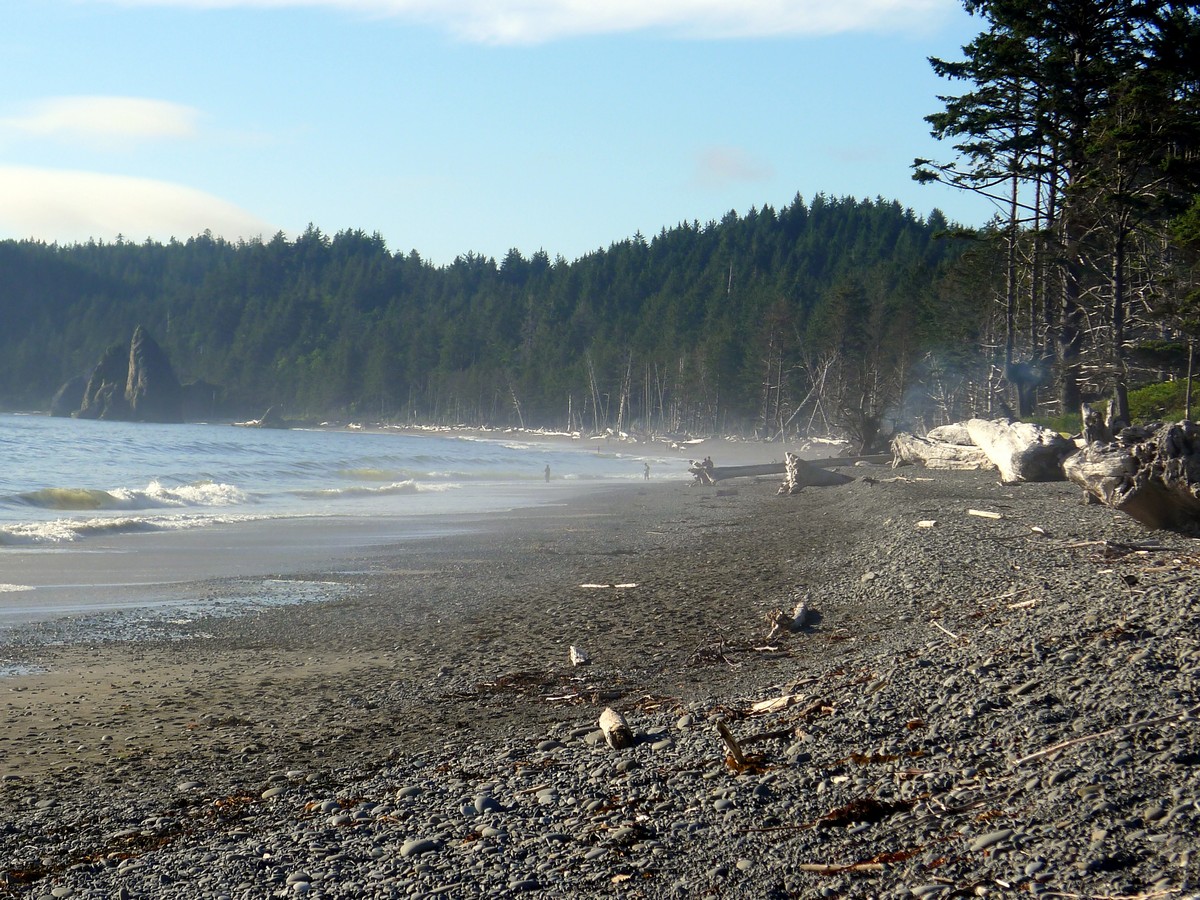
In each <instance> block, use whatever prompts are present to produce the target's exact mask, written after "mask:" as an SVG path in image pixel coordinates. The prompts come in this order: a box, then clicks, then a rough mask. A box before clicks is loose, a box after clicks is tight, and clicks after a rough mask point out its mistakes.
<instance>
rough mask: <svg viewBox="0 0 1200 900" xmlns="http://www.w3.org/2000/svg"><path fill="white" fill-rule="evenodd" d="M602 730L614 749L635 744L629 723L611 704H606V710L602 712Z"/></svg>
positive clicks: (605, 738)
mask: <svg viewBox="0 0 1200 900" xmlns="http://www.w3.org/2000/svg"><path fill="white" fill-rule="evenodd" d="M600 731H601V733H602V734H603V735H604V740H606V741H608V746H610V747H612V748H613V749H614V750H624V749H625V748H626V747H632V746H633V731H632V730H631V729H630V728H629V723H628V722H626V721H625V717H624V716H623V715H621V714H620V713H619V712H617V711H616V710H615V709H613V708H612V707H611V706H606V707H605V708H604V712H602V713H600Z"/></svg>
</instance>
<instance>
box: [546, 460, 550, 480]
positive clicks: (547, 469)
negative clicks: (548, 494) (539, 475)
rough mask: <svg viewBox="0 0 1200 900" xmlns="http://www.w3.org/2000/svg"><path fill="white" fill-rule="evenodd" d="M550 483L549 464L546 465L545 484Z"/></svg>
mask: <svg viewBox="0 0 1200 900" xmlns="http://www.w3.org/2000/svg"><path fill="white" fill-rule="evenodd" d="M549 483H550V463H546V484H549Z"/></svg>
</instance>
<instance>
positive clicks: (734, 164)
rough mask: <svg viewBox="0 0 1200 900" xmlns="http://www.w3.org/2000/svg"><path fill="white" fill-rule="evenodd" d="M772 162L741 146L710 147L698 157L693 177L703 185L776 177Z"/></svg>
mask: <svg viewBox="0 0 1200 900" xmlns="http://www.w3.org/2000/svg"><path fill="white" fill-rule="evenodd" d="M774 175H775V169H774V168H773V167H772V166H771V164H770V163H768V162H764V161H763V160H760V159H755V158H754V157H753V156H751V155H750V154H749V153H747V152H746V151H745V150H743V149H742V148H741V147H709V148H707V149H706V150H704V151H702V152H701V153H700V155H699V157H698V158H697V159H696V174H695V176H694V178H693V180H694V181H695V183H696V184H698V185H700V186H701V187H709V188H711V187H722V186H724V185H727V184H739V183H745V182H754V181H767V180H769V179H770V178H772V177H774Z"/></svg>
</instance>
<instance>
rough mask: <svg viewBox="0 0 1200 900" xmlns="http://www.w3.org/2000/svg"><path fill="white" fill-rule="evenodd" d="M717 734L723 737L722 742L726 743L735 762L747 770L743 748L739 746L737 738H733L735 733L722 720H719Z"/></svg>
mask: <svg viewBox="0 0 1200 900" xmlns="http://www.w3.org/2000/svg"><path fill="white" fill-rule="evenodd" d="M717 732H718V733H719V734H720V735H721V740H723V741H724V742H725V746H726V747H728V748H729V755H730V756H732V757H733V761H734V762H736V763H737V764H738V765H739V766H741V767H743V768H745V766H746V757H745V756H744V755H743V754H742V748H741V747H739V746H738V742H737V738H735V737H734V736H733V732H732V731H730V730H729V726H728V725H726V724H725V723H724V722H723V721H722V720H720V719H718V720H717Z"/></svg>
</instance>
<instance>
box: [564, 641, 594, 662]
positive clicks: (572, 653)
mask: <svg viewBox="0 0 1200 900" xmlns="http://www.w3.org/2000/svg"><path fill="white" fill-rule="evenodd" d="M567 659H568V660H570V662H571V665H573V666H586V665H587V664H588V663H590V662H591V661H592V660H591V657H589V656H588V655H587V653H586V652H585V651H584V650H583V649H582V648H580V647H576V646H575V645H574V644H572V645H571V649H570V650H568V651H567Z"/></svg>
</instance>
